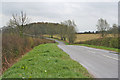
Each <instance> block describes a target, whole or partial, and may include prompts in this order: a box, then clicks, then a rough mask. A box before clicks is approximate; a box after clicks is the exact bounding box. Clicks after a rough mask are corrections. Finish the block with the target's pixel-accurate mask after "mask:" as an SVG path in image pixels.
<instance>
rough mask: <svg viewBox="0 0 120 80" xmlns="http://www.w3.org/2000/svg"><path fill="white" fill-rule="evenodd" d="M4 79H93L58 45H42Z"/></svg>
mask: <svg viewBox="0 0 120 80" xmlns="http://www.w3.org/2000/svg"><path fill="white" fill-rule="evenodd" d="M2 77H3V78H91V75H90V74H89V73H88V71H87V70H86V69H85V68H84V67H83V66H82V65H80V64H79V63H78V62H76V61H74V60H72V59H71V58H70V57H69V55H68V54H66V53H65V52H63V51H62V50H61V49H59V48H58V47H57V44H56V43H48V44H41V45H39V46H37V47H35V48H34V49H33V50H31V51H30V52H28V53H27V54H25V55H24V56H23V57H22V58H21V59H20V61H18V62H17V63H16V64H14V65H13V66H12V67H11V68H9V69H8V70H7V71H5V72H4V74H3V75H2Z"/></svg>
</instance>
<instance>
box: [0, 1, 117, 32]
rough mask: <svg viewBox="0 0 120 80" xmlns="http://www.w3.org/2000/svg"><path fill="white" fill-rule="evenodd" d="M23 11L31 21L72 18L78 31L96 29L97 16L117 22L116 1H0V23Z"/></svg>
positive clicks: (58, 20)
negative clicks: (0, 6)
mask: <svg viewBox="0 0 120 80" xmlns="http://www.w3.org/2000/svg"><path fill="white" fill-rule="evenodd" d="M20 11H24V12H25V13H26V14H27V16H28V17H29V18H30V21H31V22H41V21H44V22H57V23H59V22H61V21H64V20H68V19H70V20H74V21H75V23H76V25H77V30H78V32H82V31H96V24H97V20H98V19H99V18H103V19H106V20H107V22H108V23H109V24H110V26H112V24H114V23H116V24H117V23H118V20H117V19H118V2H14V0H13V2H2V13H0V17H1V16H2V24H1V22H0V24H1V25H0V26H4V25H6V23H7V22H8V20H9V19H10V18H11V17H12V16H11V15H12V14H13V13H18V14H19V13H20Z"/></svg>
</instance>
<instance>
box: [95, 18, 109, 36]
mask: <svg viewBox="0 0 120 80" xmlns="http://www.w3.org/2000/svg"><path fill="white" fill-rule="evenodd" d="M97 29H98V31H99V32H100V33H101V37H105V36H106V35H107V30H108V29H109V24H108V23H107V21H106V20H104V19H102V18H100V19H99V20H98V24H97Z"/></svg>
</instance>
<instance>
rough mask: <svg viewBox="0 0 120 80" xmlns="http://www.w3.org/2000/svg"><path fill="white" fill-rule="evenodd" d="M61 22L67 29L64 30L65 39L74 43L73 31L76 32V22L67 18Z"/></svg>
mask: <svg viewBox="0 0 120 80" xmlns="http://www.w3.org/2000/svg"><path fill="white" fill-rule="evenodd" d="M63 24H64V25H65V26H67V31H66V35H67V39H68V40H69V43H70V44H72V43H74V41H75V38H76V36H75V33H76V29H75V27H76V24H75V22H74V21H71V20H67V21H64V22H63Z"/></svg>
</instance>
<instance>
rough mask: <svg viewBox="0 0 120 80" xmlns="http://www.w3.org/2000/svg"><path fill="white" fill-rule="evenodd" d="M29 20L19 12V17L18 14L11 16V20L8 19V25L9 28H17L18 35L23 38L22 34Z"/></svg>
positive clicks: (24, 14)
mask: <svg viewBox="0 0 120 80" xmlns="http://www.w3.org/2000/svg"><path fill="white" fill-rule="evenodd" d="M28 22H29V19H28V17H27V16H26V13H24V12H23V11H21V13H20V15H18V14H13V15H12V19H10V22H9V23H10V24H11V26H15V27H17V28H18V30H19V34H20V36H22V37H23V32H24V30H25V29H26V27H25V26H26V24H28Z"/></svg>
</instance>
